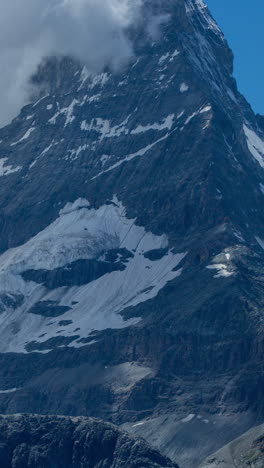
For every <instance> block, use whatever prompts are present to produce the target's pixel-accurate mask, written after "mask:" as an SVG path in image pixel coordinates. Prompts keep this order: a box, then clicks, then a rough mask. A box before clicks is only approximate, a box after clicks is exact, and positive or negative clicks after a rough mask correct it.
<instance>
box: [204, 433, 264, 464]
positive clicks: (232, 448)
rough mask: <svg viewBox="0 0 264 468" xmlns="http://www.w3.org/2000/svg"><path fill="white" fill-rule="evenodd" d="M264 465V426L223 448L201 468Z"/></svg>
mask: <svg viewBox="0 0 264 468" xmlns="http://www.w3.org/2000/svg"><path fill="white" fill-rule="evenodd" d="M263 464H264V426H263V424H262V425H261V426H258V427H254V428H253V429H251V430H250V431H248V432H246V433H245V434H243V435H242V436H241V437H239V438H238V439H236V440H234V441H233V442H231V443H230V444H228V445H226V446H225V447H223V448H222V449H221V450H219V451H218V452H217V453H216V454H215V455H212V456H210V457H208V459H207V460H206V461H205V462H204V463H203V464H202V465H201V467H200V468H216V467H217V468H224V467H225V468H235V467H239V468H261V467H262V466H263Z"/></svg>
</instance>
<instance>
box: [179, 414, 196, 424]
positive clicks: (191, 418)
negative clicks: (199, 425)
mask: <svg viewBox="0 0 264 468" xmlns="http://www.w3.org/2000/svg"><path fill="white" fill-rule="evenodd" d="M194 418H195V414H189V415H188V416H186V418H184V419H182V422H183V423H188V422H191V421H192V420H193V419H194Z"/></svg>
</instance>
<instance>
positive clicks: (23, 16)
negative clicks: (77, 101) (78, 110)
mask: <svg viewBox="0 0 264 468" xmlns="http://www.w3.org/2000/svg"><path fill="white" fill-rule="evenodd" d="M142 1H143V0H45V1H44V0H23V1H21V0H0V7H1V16H0V63H1V74H0V90H1V106H0V126H3V125H5V124H7V123H8V122H9V121H10V120H11V119H12V118H13V117H15V116H16V115H17V114H18V112H19V110H20V109H21V107H22V106H23V105H24V104H25V103H26V101H27V99H28V95H29V89H28V87H29V84H28V83H29V80H30V77H31V76H32V75H33V74H34V72H35V71H36V70H37V67H38V66H39V64H40V63H41V62H42V60H43V59H44V58H46V57H48V56H50V55H59V56H64V55H71V56H74V57H76V58H78V59H79V60H81V61H83V62H84V63H86V64H87V67H88V69H90V70H91V71H100V70H101V69H102V68H103V67H104V66H105V65H109V66H111V67H113V68H117V67H118V66H120V64H122V63H124V62H126V61H127V60H128V59H129V58H130V57H131V56H132V55H133V47H132V44H131V43H130V41H129V39H128V37H127V35H126V30H127V28H128V27H130V26H131V25H133V24H135V23H136V22H137V21H138V18H139V13H140V9H141V6H142Z"/></svg>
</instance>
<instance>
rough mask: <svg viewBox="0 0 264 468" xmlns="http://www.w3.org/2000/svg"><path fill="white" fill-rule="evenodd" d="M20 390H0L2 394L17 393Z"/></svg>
mask: <svg viewBox="0 0 264 468" xmlns="http://www.w3.org/2000/svg"><path fill="white" fill-rule="evenodd" d="M18 390H19V388H10V389H9V390H0V394H4V393H15V392H17V391H18Z"/></svg>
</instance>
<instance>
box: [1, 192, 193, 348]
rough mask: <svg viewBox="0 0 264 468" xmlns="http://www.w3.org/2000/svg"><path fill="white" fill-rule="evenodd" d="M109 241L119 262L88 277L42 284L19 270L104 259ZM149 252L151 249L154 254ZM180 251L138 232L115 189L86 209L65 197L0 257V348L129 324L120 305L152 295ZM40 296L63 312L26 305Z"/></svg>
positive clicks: (76, 341)
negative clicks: (40, 226) (47, 219)
mask: <svg viewBox="0 0 264 468" xmlns="http://www.w3.org/2000/svg"><path fill="white" fill-rule="evenodd" d="M115 249H116V250H118V249H119V250H120V249H123V250H124V249H125V251H126V252H128V256H127V258H126V259H125V260H124V259H123V260H122V258H121V257H122V255H120V254H118V255H117V259H116V260H115V261H114V264H115V263H117V264H118V265H120V269H117V270H116V271H110V272H107V273H106V274H103V275H102V276H100V277H99V278H97V279H95V280H93V281H90V282H88V284H83V285H81V286H79V285H78V286H72V287H69V286H67V287H66V286H63V287H58V288H55V289H51V288H49V289H48V288H47V287H46V286H45V285H44V284H41V282H38V283H36V282H34V281H30V280H26V279H25V278H24V277H23V273H25V272H28V271H34V272H43V271H47V272H54V271H55V270H56V269H58V268H60V269H63V268H65V271H66V270H67V268H69V266H70V265H71V264H72V262H76V261H78V260H85V259H86V260H89V259H90V260H96V261H98V262H101V263H100V264H105V263H106V262H107V260H106V255H107V252H109V251H113V250H115ZM160 249H162V250H160ZM153 252H154V254H155V252H156V253H157V252H158V255H156V256H155V255H154V257H155V258H152V256H151V254H153ZM160 252H161V253H160ZM184 256H185V253H177V254H175V253H174V252H172V251H171V250H169V249H168V239H167V237H166V236H165V235H162V236H155V235H154V234H152V233H150V232H146V231H145V229H144V228H143V227H140V226H137V225H136V220H135V219H129V218H127V216H126V210H125V208H124V206H123V205H122V203H121V202H120V201H118V200H117V199H116V197H115V198H114V199H113V200H112V202H109V203H108V204H106V205H103V206H101V207H100V208H99V209H91V208H90V206H89V202H88V201H87V200H85V199H78V200H76V201H75V202H74V203H68V204H67V205H66V206H65V207H64V209H62V210H61V211H60V213H59V217H58V218H57V219H56V220H55V221H54V222H53V223H52V224H50V225H49V226H48V227H47V228H46V229H44V230H43V231H42V232H40V233H39V234H37V235H36V236H35V237H33V238H32V239H30V240H29V241H28V242H27V243H26V244H24V245H22V246H19V247H17V248H14V249H10V250H8V251H7V252H5V253H4V254H3V255H2V256H1V257H0V285H1V286H0V300H2V304H1V302H0V305H1V307H2V309H3V311H2V314H1V315H0V325H1V328H0V330H1V332H0V351H1V352H27V349H26V348H25V346H26V344H27V343H28V342H31V343H32V342H36V343H43V342H46V341H47V340H50V339H52V338H54V339H56V338H58V336H59V337H66V338H68V339H69V338H72V337H74V338H72V340H68V341H69V343H67V345H69V346H75V347H79V346H83V345H84V344H85V343H84V342H83V341H82V339H83V338H87V337H88V336H89V335H90V334H92V333H93V332H95V331H100V330H104V329H107V328H123V327H127V326H129V325H133V324H136V323H137V322H138V321H140V319H139V318H131V319H129V320H124V318H123V317H122V316H121V315H120V313H121V312H122V311H123V310H124V309H126V308H128V307H134V306H136V305H138V304H140V303H142V302H145V301H147V300H149V299H152V298H154V297H155V296H157V294H158V293H159V291H160V290H161V289H162V288H163V287H164V286H165V285H166V284H167V283H168V281H171V280H173V279H174V278H176V277H177V276H179V275H180V274H181V269H177V268H176V267H177V266H178V265H179V263H180V262H181V261H182V259H183V258H184ZM14 303H15V305H14ZM47 303H48V304H54V305H56V307H59V308H61V310H62V311H64V310H65V313H62V314H60V315H59V316H57V317H56V316H55V317H51V316H45V314H44V315H43V314H41V313H36V312H35V313H31V312H29V311H30V310H32V307H34V306H35V307H36V305H37V307H39V306H41V305H44V304H47ZM46 351H47V350H45V352H46Z"/></svg>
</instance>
